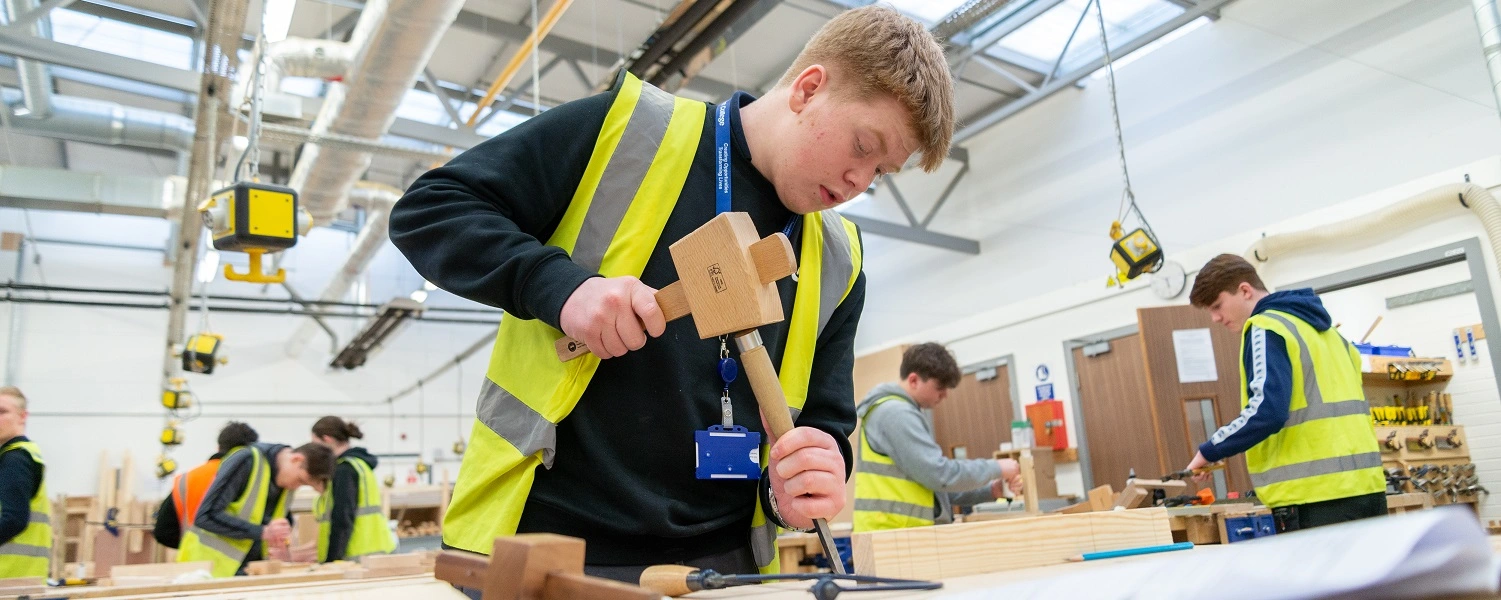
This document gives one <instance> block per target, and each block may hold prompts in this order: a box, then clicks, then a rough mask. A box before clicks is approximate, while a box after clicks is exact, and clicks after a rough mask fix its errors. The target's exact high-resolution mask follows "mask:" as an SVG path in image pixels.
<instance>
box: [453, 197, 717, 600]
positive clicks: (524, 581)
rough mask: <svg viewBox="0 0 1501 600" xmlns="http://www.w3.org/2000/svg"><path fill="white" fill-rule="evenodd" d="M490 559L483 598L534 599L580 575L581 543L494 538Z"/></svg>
mask: <svg viewBox="0 0 1501 600" xmlns="http://www.w3.org/2000/svg"><path fill="white" fill-rule="evenodd" d="M726 214H731V213H726ZM720 216H723V215H720ZM490 560H491V562H492V563H494V568H491V569H489V570H488V571H486V572H485V585H484V587H482V588H480V589H481V591H482V593H483V594H484V597H485V598H498V599H505V600H509V599H512V598H537V597H540V596H541V595H542V585H543V583H544V582H545V581H546V579H547V576H548V575H549V574H551V573H571V574H575V575H582V574H583V572H584V540H581V539H577V538H570V537H566V536H561V535H554V534H548V533H534V534H522V535H517V536H513V537H508V538H507V537H502V538H496V539H495V547H494V550H493V551H492V552H491V553H490Z"/></svg>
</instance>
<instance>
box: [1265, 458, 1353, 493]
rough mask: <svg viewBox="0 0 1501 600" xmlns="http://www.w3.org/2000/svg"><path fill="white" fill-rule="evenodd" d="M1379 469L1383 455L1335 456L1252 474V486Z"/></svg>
mask: <svg viewBox="0 0 1501 600" xmlns="http://www.w3.org/2000/svg"><path fill="white" fill-rule="evenodd" d="M1379 467H1381V453H1380V452H1365V453H1361V454H1352V455H1350V456H1335V457H1333V458H1321V459H1319V460H1310V461H1308V462H1300V463H1293V464H1290V465H1282V466H1280V467H1276V468H1273V469H1267V470H1266V471H1263V472H1261V473H1252V474H1251V484H1252V485H1254V486H1256V487H1257V488H1263V487H1266V486H1269V485H1272V484H1277V483H1283V482H1286V481H1293V480H1295V479H1304V478H1307V477H1317V476H1319V475H1330V474H1333V473H1344V472H1346V471H1359V470H1361V469H1370V468H1379Z"/></svg>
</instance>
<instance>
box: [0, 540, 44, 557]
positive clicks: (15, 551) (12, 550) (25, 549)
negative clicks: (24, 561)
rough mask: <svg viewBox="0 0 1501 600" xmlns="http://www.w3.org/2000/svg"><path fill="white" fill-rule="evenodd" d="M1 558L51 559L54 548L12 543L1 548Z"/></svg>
mask: <svg viewBox="0 0 1501 600" xmlns="http://www.w3.org/2000/svg"><path fill="white" fill-rule="evenodd" d="M0 556H27V557H31V558H51V557H52V548H50V547H48V546H32V545H30V544H18V543H16V542H11V543H9V544H6V545H4V546H0Z"/></svg>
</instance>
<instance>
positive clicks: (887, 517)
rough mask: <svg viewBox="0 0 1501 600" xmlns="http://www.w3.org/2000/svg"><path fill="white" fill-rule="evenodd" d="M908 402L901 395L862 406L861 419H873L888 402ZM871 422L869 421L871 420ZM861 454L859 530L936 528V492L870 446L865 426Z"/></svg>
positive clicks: (857, 471) (858, 458)
mask: <svg viewBox="0 0 1501 600" xmlns="http://www.w3.org/2000/svg"><path fill="white" fill-rule="evenodd" d="M890 401H896V402H908V403H911V401H910V400H907V399H906V398H903V397H901V396H886V397H884V398H877V399H876V400H873V401H870V402H867V403H865V404H864V405H862V406H861V407H860V418H861V419H869V417H870V413H871V412H872V411H874V410H875V409H876V407H878V406H880V405H881V404H884V403H886V402H890ZM867 422H868V421H867ZM857 452H859V454H857V455H855V531H857V532H859V531H877V530H881V529H901V528H903V527H922V526H924V525H932V524H933V522H934V515H935V514H937V510H936V506H935V503H936V502H937V499H936V497H935V496H934V494H933V490H930V489H928V488H926V487H923V484H921V483H918V482H916V481H913V480H912V479H910V478H908V477H907V474H906V473H904V472H902V470H901V469H900V468H898V467H897V466H896V463H895V462H892V460H891V457H889V456H886V455H885V454H881V453H879V452H876V451H875V449H873V448H871V447H870V439H869V438H868V437H866V435H865V426H863V425H862V426H861V427H860V448H859V450H857Z"/></svg>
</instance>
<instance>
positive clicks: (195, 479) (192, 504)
mask: <svg viewBox="0 0 1501 600" xmlns="http://www.w3.org/2000/svg"><path fill="white" fill-rule="evenodd" d="M259 439H260V434H258V433H256V432H255V430H254V429H252V428H251V427H250V426H249V425H246V424H244V423H241V422H239V421H230V422H229V423H228V424H226V425H225V426H224V428H223V429H220V430H219V449H218V450H217V451H216V452H214V453H213V455H211V456H209V457H208V462H205V463H203V464H201V465H198V466H197V467H194V468H193V469H192V470H191V471H188V472H186V473H178V474H177V477H176V478H174V479H173V480H172V493H170V494H167V497H166V498H165V499H163V500H162V505H161V506H159V507H157V509H156V527H155V528H153V529H152V530H151V537H154V538H156V543H158V544H161V545H163V546H166V547H168V548H173V549H176V548H177V546H178V544H181V543H182V530H183V529H184V528H187V527H192V526H193V517H195V516H197V515H198V505H199V503H201V502H203V495H204V494H207V493H208V487H209V484H211V483H213V482H214V475H215V474H217V473H218V472H219V462H220V460H221V459H223V458H224V455H225V454H228V453H229V451H230V450H233V449H235V448H238V447H240V446H244V445H247V444H252V443H254V442H255V441H256V440H259Z"/></svg>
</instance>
